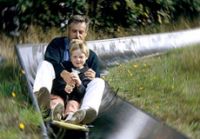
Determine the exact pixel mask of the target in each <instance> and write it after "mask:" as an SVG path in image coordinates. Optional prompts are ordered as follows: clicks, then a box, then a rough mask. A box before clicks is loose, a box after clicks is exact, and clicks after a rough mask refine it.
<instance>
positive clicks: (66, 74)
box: [60, 70, 75, 86]
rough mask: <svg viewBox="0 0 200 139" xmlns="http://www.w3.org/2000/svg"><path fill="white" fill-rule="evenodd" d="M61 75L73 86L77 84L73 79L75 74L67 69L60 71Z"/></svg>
mask: <svg viewBox="0 0 200 139" xmlns="http://www.w3.org/2000/svg"><path fill="white" fill-rule="evenodd" d="M60 76H61V77H62V78H63V80H64V81H65V82H66V83H67V84H70V85H71V86H75V81H74V80H73V74H72V73H70V72H68V71H66V70H63V71H62V72H61V73H60Z"/></svg>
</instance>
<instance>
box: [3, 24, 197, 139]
mask: <svg viewBox="0 0 200 139" xmlns="http://www.w3.org/2000/svg"><path fill="white" fill-rule="evenodd" d="M170 26H171V25H170ZM180 26H181V27H178V26H177V25H173V28H172V29H171V30H170V31H172V30H174V29H178V30H179V29H184V28H187V29H188V28H192V27H191V26H190V25H188V23H187V22H184V24H181V25H180ZM195 26H199V23H198V25H195ZM151 29H153V30H151ZM166 30H167V31H169V29H165V27H160V26H158V27H156V28H154V27H150V28H149V29H140V31H135V29H123V28H121V27H119V28H118V29H117V31H115V32H113V33H108V34H106V35H105V32H104V31H103V32H98V33H96V32H95V31H92V32H90V33H89V36H88V40H94V39H106V38H111V37H113V36H115V37H122V36H130V35H135V34H144V32H147V33H150V32H153V33H155V32H164V31H166ZM136 32H137V33H136ZM64 34H66V32H64V33H61V32H60V31H59V30H58V29H55V28H52V29H49V30H48V31H46V32H44V31H42V29H41V28H38V27H34V26H30V27H29V29H28V30H27V31H25V32H23V33H22V34H21V36H20V37H19V38H10V37H7V36H6V35H5V34H3V33H0V36H1V37H0V47H1V51H0V56H3V57H4V58H5V61H4V62H3V64H0V69H1V70H0V81H1V82H0V125H1V126H0V138H1V139H17V138H20V139H34V138H35V139H37V138H40V128H39V123H40V118H39V115H38V113H37V112H35V111H34V108H33V107H32V104H31V102H30V100H29V96H28V95H27V94H28V93H27V88H26V83H25V80H24V75H23V73H22V71H21V69H20V67H19V63H18V60H17V58H16V54H15V50H14V45H15V44H17V43H40V42H49V41H50V40H52V38H54V37H55V36H60V35H64ZM197 49H198V51H197ZM198 53H199V48H189V49H187V50H184V51H182V50H179V51H176V52H175V53H174V52H171V53H168V54H166V55H163V56H157V57H154V58H145V59H142V60H140V61H139V60H137V61H132V62H130V63H127V64H123V65H119V66H118V67H114V68H112V69H110V74H109V75H108V77H106V80H108V81H109V83H110V84H111V86H113V87H114V88H118V87H119V95H120V96H122V97H124V98H126V99H127V100H128V101H130V102H131V103H134V104H136V105H137V106H138V107H140V108H142V109H144V110H145V111H147V112H148V113H151V114H152V115H155V116H156V117H159V118H160V119H161V120H162V121H164V122H166V123H167V124H169V125H171V126H173V127H175V128H176V129H178V130H180V131H181V132H183V133H185V134H186V135H187V136H189V137H191V138H200V135H199V133H198V131H199V128H200V127H199V115H200V113H199V105H198V102H200V101H199V92H198V90H199V79H198V78H197V77H199V74H198V71H200V70H199V65H198V63H199V56H198V55H197V54H198ZM176 55H177V56H176ZM170 57H171V58H170ZM169 59H171V60H169ZM177 59H178V60H177ZM182 59H184V60H182ZM175 61H176V62H175ZM118 73H120V74H118ZM127 73H128V74H127ZM183 73H184V74H183Z"/></svg>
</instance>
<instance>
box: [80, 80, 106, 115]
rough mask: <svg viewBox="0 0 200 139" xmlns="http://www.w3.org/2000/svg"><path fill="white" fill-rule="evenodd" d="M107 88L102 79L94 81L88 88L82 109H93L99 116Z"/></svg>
mask: <svg viewBox="0 0 200 139" xmlns="http://www.w3.org/2000/svg"><path fill="white" fill-rule="evenodd" d="M104 88H105V81H104V80H103V79H101V78H95V79H93V80H92V81H91V82H90V83H89V84H88V86H87V88H86V94H85V96H84V98H83V101H82V105H81V108H80V109H88V108H92V109H94V110H95V112H96V113H97V114H98V112H99V107H100V105H101V100H102V96H103V92H104Z"/></svg>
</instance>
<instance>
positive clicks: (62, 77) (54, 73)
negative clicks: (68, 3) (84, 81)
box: [33, 15, 105, 124]
mask: <svg viewBox="0 0 200 139" xmlns="http://www.w3.org/2000/svg"><path fill="white" fill-rule="evenodd" d="M88 29H89V20H88V18H87V17H85V16H80V15H75V16H72V17H71V18H70V19H69V21H68V37H59V38H55V39H53V40H52V41H51V42H50V43H49V45H48V46H47V49H46V52H45V58H44V61H43V62H42V63H41V65H40V66H39V69H38V71H37V74H36V78H35V82H34V86H33V92H34V93H35V95H36V97H37V100H38V103H39V106H40V107H47V108H49V103H50V108H51V109H52V110H53V109H55V110H53V115H54V116H57V114H58V115H59V113H60V111H61V110H62V109H63V107H64V105H65V104H66V102H65V101H66V100H67V92H65V91H64V88H65V86H66V84H68V85H70V86H72V87H73V86H75V82H74V80H73V75H72V74H71V73H70V72H68V71H67V70H65V69H64V66H63V63H64V62H65V61H69V60H70V55H69V43H70V41H71V40H72V39H80V40H83V41H84V40H85V38H86V36H87V32H88ZM86 63H87V65H88V67H89V69H88V70H87V71H86V72H85V76H87V77H88V78H89V79H91V80H92V81H91V82H90V83H89V84H88V86H87V88H86V94H85V96H84V98H83V100H82V104H81V106H80V110H78V111H77V112H75V114H74V115H73V117H72V123H75V124H79V123H83V124H87V123H90V122H92V121H93V120H94V118H95V117H96V116H97V114H98V111H99V107H100V104H101V99H102V96H103V91H104V88H105V82H104V80H102V79H101V78H97V77H99V76H100V72H99V61H98V57H97V55H96V54H95V53H94V52H93V51H92V50H90V55H89V57H88V59H87V61H86ZM49 92H51V96H50V95H49V94H50V93H49ZM68 93H69V92H68ZM50 101H51V102H50ZM67 103H68V104H69V103H71V106H73V105H77V104H74V102H67ZM68 104H66V105H68ZM66 107H67V106H66ZM72 111H73V107H72ZM75 111H76V110H75ZM64 114H65V112H64ZM64 116H65V115H64Z"/></svg>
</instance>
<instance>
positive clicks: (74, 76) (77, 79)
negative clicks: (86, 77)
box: [71, 73, 82, 86]
mask: <svg viewBox="0 0 200 139" xmlns="http://www.w3.org/2000/svg"><path fill="white" fill-rule="evenodd" d="M71 74H73V75H72V79H73V80H74V82H75V84H76V86H80V85H81V83H82V82H81V80H80V78H79V76H78V74H76V73H71Z"/></svg>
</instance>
